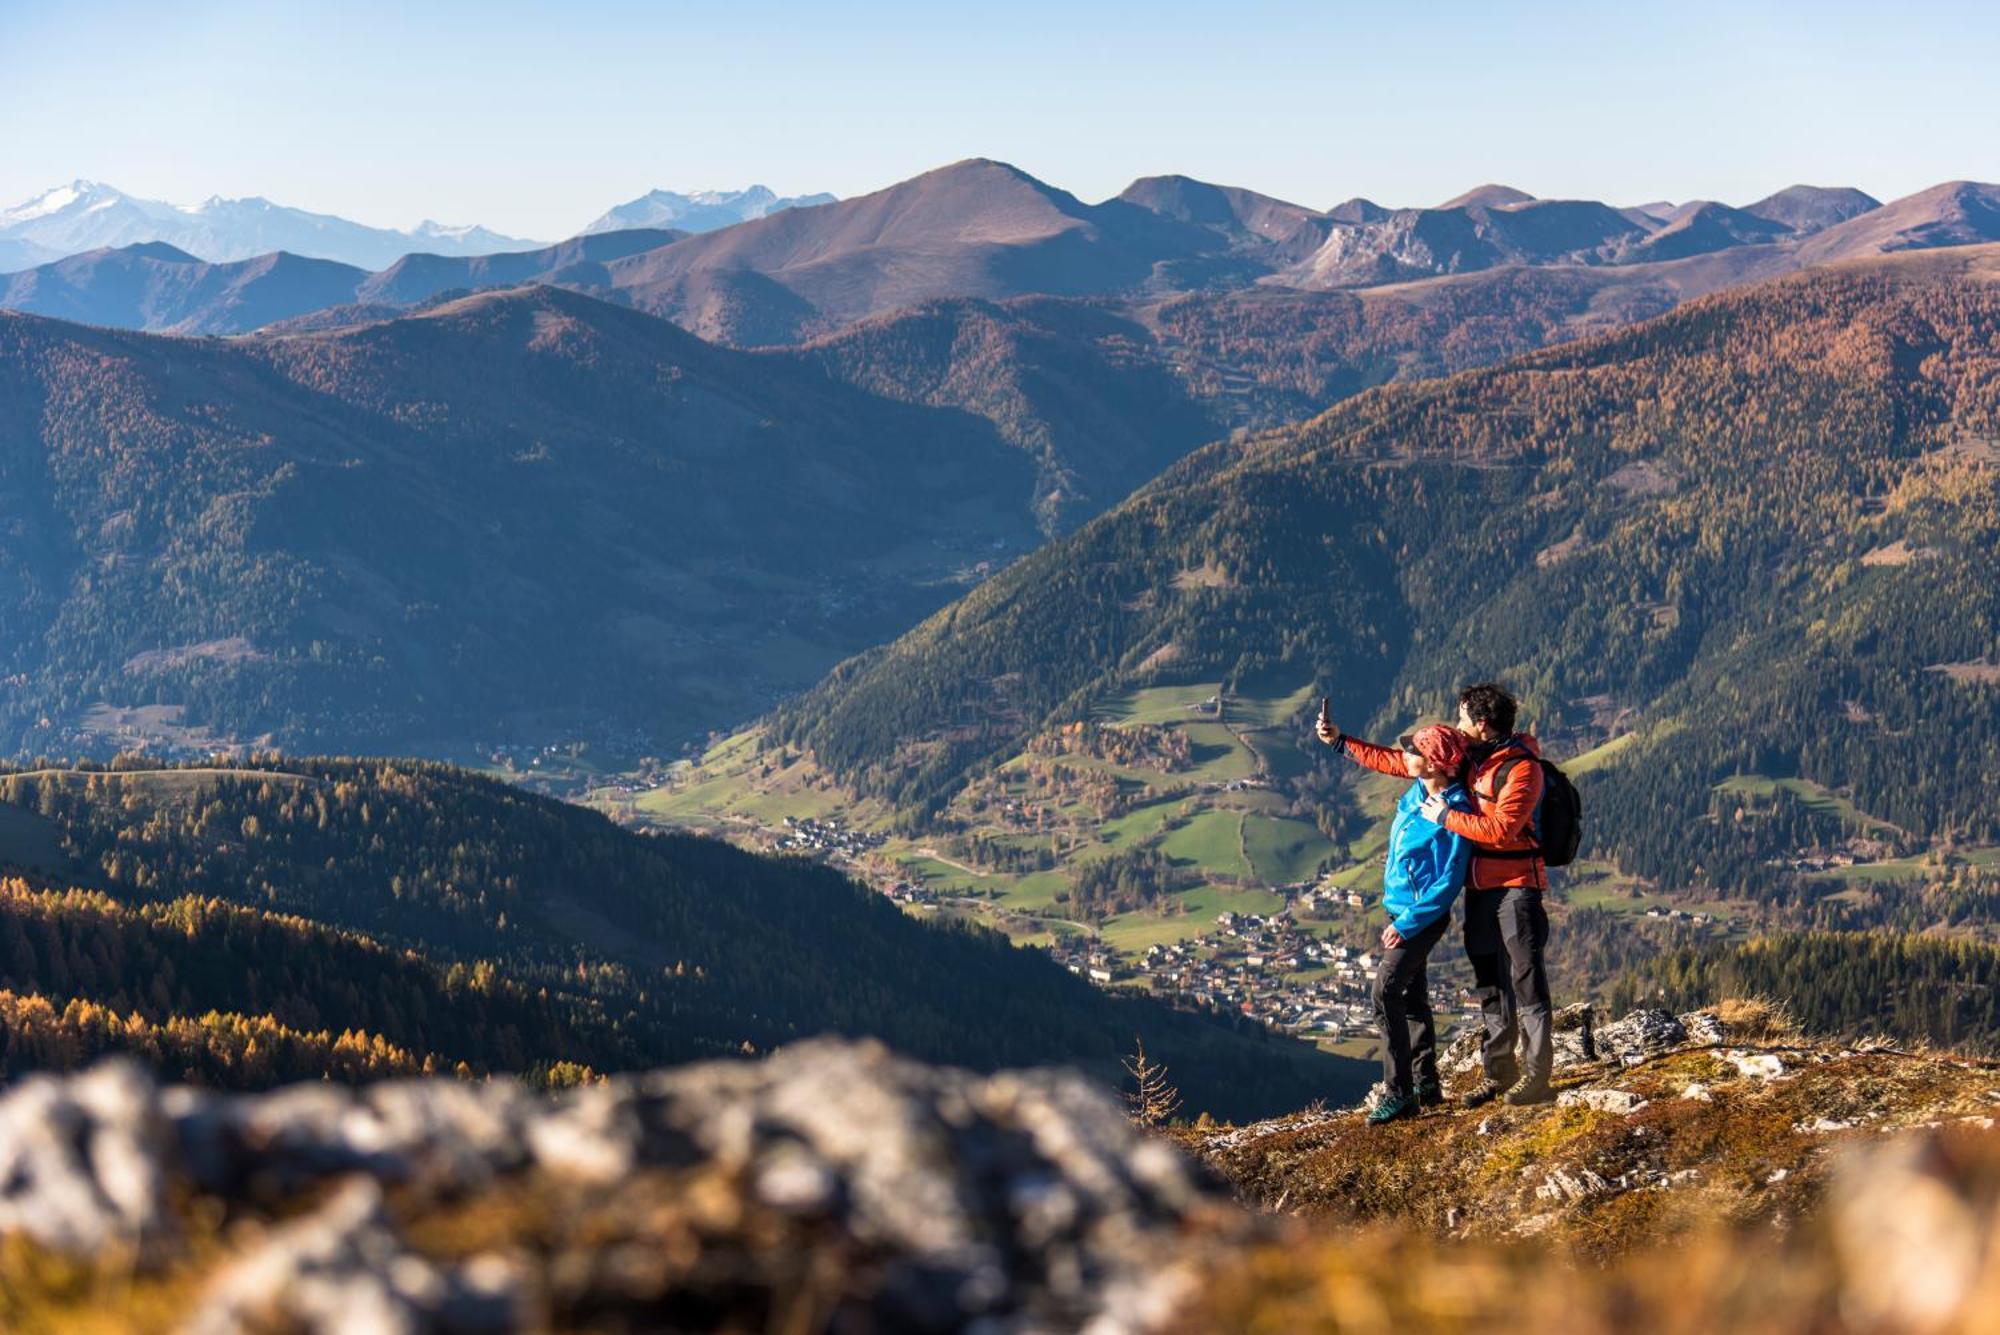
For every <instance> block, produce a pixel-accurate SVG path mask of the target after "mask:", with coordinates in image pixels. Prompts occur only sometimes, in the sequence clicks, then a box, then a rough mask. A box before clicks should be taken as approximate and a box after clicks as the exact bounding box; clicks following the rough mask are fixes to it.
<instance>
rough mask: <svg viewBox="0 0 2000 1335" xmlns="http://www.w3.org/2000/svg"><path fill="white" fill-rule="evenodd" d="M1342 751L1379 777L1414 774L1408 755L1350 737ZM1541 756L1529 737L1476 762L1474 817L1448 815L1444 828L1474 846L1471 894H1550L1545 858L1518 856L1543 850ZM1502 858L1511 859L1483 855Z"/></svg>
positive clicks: (1471, 780)
mask: <svg viewBox="0 0 2000 1335" xmlns="http://www.w3.org/2000/svg"><path fill="white" fill-rule="evenodd" d="M1340 746H1341V750H1343V751H1345V752H1346V753H1347V756H1348V758H1349V759H1350V760H1353V761H1354V762H1355V763H1356V764H1358V765H1361V766H1363V767H1365V768H1367V769H1372V770H1374V771H1376V772H1377V773H1380V774H1394V775H1396V776H1397V777H1399V778H1400V777H1402V776H1404V775H1406V774H1407V773H1408V772H1409V771H1407V770H1405V769H1404V768H1403V753H1402V752H1401V751H1398V750H1397V749H1396V748H1394V747H1392V746H1376V745H1375V744H1374V743H1373V742H1364V741H1362V740H1361V739H1360V738H1358V737H1348V736H1345V735H1343V736H1342V737H1341V739H1340ZM1541 753H1542V748H1541V745H1540V744H1539V743H1537V742H1536V741H1535V739H1534V738H1533V737H1531V736H1529V735H1528V734H1527V733H1517V734H1515V735H1514V736H1513V737H1510V738H1508V739H1507V740H1506V741H1504V742H1502V743H1500V744H1499V745H1498V746H1496V747H1495V748H1493V751H1492V753H1491V754H1490V755H1488V756H1487V757H1486V758H1485V759H1483V760H1479V761H1476V762H1474V764H1473V766H1472V773H1471V774H1470V775H1468V776H1467V777H1466V782H1465V786H1466V787H1467V788H1468V789H1469V790H1470V791H1471V793H1472V802H1473V810H1472V811H1471V812H1470V813H1469V814H1468V813H1466V812H1463V811H1447V812H1446V813H1445V815H1444V820H1443V822H1442V824H1443V825H1444V828H1445V829H1447V830H1450V831H1451V832H1452V833H1453V834H1456V835H1460V836H1462V837H1464V838H1465V839H1468V840H1470V841H1471V843H1472V873H1471V875H1469V876H1468V877H1467V878H1466V887H1467V888H1468V889H1470V890H1475V891H1476V890H1500V889H1504V888H1506V887H1509V886H1516V885H1525V886H1530V887H1532V888H1534V889H1536V890H1546V889H1548V886H1549V876H1548V869H1547V868H1546V867H1545V866H1543V865H1542V860H1541V859H1540V858H1539V857H1519V856H1513V855H1516V854H1521V853H1532V852H1533V851H1534V849H1535V848H1536V846H1537V844H1536V838H1537V836H1536V831H1535V811H1536V809H1537V808H1538V807H1540V806H1541V804H1542V767H1541V766H1540V765H1536V764H1532V763H1529V762H1531V761H1532V760H1533V759H1534V758H1535V757H1537V756H1539V755H1541ZM1496 853H1497V854H1507V855H1509V856H1504V857H1493V856H1483V855H1490V854H1496Z"/></svg>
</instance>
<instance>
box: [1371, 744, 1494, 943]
mask: <svg viewBox="0 0 2000 1335" xmlns="http://www.w3.org/2000/svg"><path fill="white" fill-rule="evenodd" d="M1429 796H1430V794H1429V793H1428V792H1426V791H1425V789H1424V785H1423V784H1422V783H1421V782H1418V783H1413V784H1411V785H1410V790H1409V791H1408V792H1406V793H1404V794H1403V796H1402V800H1400V801H1399V802H1397V803H1396V819H1395V821H1394V822H1393V823H1392V824H1391V825H1390V826H1389V862H1388V866H1387V867H1386V868H1385V870H1384V871H1383V875H1382V907H1383V908H1385V909H1387V910H1388V911H1389V923H1390V925H1391V926H1393V927H1394V928H1395V929H1396V930H1397V931H1398V932H1400V933H1401V934H1402V935H1403V936H1405V937H1411V936H1415V935H1416V934H1417V933H1418V932H1421V931H1423V930H1424V928H1426V927H1429V926H1430V925H1431V924H1432V923H1434V922H1436V921H1437V920H1438V919H1439V918H1442V917H1444V916H1445V915H1446V914H1448V913H1450V912H1451V902H1452V901H1453V900H1454V899H1457V898H1458V892H1459V891H1460V890H1463V889H1464V888H1465V873H1466V868H1467V866H1468V864H1469V863H1470V862H1471V861H1472V845H1471V844H1470V843H1468V842H1467V841H1466V840H1464V839H1462V838H1460V837H1459V836H1458V835H1455V834H1453V833H1452V832H1451V831H1450V830H1447V829H1445V828H1444V827H1443V826H1442V825H1437V824H1434V823H1432V822H1431V821H1427V820H1425V819H1424V817H1423V813H1422V812H1421V811H1419V810H1418V808H1419V807H1421V806H1423V804H1424V801H1425V799H1426V798H1427V797H1429ZM1444 801H1445V805H1446V806H1448V807H1450V808H1451V809H1452V810H1454V811H1471V810H1472V794H1470V793H1468V792H1466V791H1465V785H1464V784H1462V783H1455V784H1453V785H1451V786H1450V787H1449V788H1447V789H1445V790H1444Z"/></svg>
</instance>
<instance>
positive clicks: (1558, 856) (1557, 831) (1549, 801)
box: [1494, 756, 1583, 867]
mask: <svg viewBox="0 0 2000 1335" xmlns="http://www.w3.org/2000/svg"><path fill="white" fill-rule="evenodd" d="M1514 764H1516V765H1526V764H1534V765H1540V766H1541V767H1542V802H1541V805H1540V806H1538V807H1536V808H1535V833H1536V834H1537V835H1538V836H1539V840H1540V846H1539V847H1538V848H1537V849H1536V851H1537V852H1538V853H1540V854H1541V858H1542V862H1543V863H1544V864H1545V865H1547V866H1550V867H1567V866H1568V865H1569V864H1570V863H1572V862H1574V861H1576V851H1577V849H1578V848H1580V847H1581V846H1582V844H1583V795H1582V794H1580V793H1578V792H1577V791H1576V785H1575V784H1573V783H1571V782H1570V778H1569V775H1567V774H1565V773H1563V772H1562V770H1561V768H1559V767H1558V766H1557V765H1556V763H1555V762H1554V761H1552V760H1543V759H1542V758H1541V757H1540V756H1530V757H1529V758H1528V759H1526V760H1517V761H1515V762H1514ZM1494 786H1495V788H1496V789H1497V788H1498V786H1499V785H1498V784H1495V785H1494Z"/></svg>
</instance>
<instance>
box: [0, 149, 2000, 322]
mask: <svg viewBox="0 0 2000 1335" xmlns="http://www.w3.org/2000/svg"><path fill="white" fill-rule="evenodd" d="M764 193H768V192H764ZM754 194H756V192H739V195H740V197H739V198H736V202H735V203H733V204H730V205H729V206H728V207H731V208H735V207H738V206H743V207H747V208H749V209H750V210H752V211H754V210H756V209H759V208H762V209H764V210H765V211H764V212H763V214H762V216H756V217H750V218H748V219H747V220H746V221H742V222H736V223H731V224H729V225H724V226H719V227H715V228H713V230H706V231H698V230H697V229H698V228H700V227H705V226H708V225H709V224H710V223H712V222H714V221H716V218H715V217H714V216H712V215H707V214H698V213H697V212H691V211H690V210H693V209H695V205H694V204H689V205H688V206H687V207H686V208H683V207H682V203H681V202H679V201H699V200H701V199H704V198H707V197H706V196H685V197H684V196H670V195H668V194H667V193H666V192H655V193H654V195H652V196H647V197H646V199H648V200H654V201H655V203H656V204H657V205H658V207H657V208H653V207H651V206H648V207H646V208H639V207H636V205H641V204H645V200H641V201H637V202H635V206H633V207H631V208H629V209H628V210H627V212H625V213H623V214H620V213H618V211H614V214H611V215H606V219H603V220H600V222H599V224H593V226H594V227H597V226H610V225H612V222H618V223H625V222H637V221H640V220H642V219H651V220H655V221H659V222H667V223H671V222H672V220H673V219H674V218H675V217H678V218H680V219H681V221H682V222H683V223H685V224H687V225H686V226H680V225H674V226H669V227H666V228H664V229H660V230H645V229H636V230H635V229H631V228H626V229H623V230H617V231H593V232H591V233H590V234H588V235H587V236H585V237H581V238H578V239H576V240H573V241H570V242H565V243H563V244H562V245H559V246H554V247H544V248H539V249H524V250H523V253H522V254H521V255H520V256H519V257H517V258H510V259H509V260H507V261H506V262H504V263H502V262H499V261H495V260H491V259H490V258H489V261H488V262H487V263H485V264H475V263H472V262H470V261H469V259H468V257H466V256H464V255H458V256H450V255H445V256H437V255H429V254H413V255H409V256H406V257H401V258H398V259H397V260H396V261H395V262H393V263H385V267H382V268H380V270H379V271H377V272H366V273H364V272H361V271H360V269H361V268H366V267H371V266H357V268H356V270H355V271H354V272H352V273H347V274H344V275H342V276H341V277H340V278H339V279H338V281H336V280H335V278H334V276H333V275H332V273H331V272H330V271H323V270H313V271H310V272H308V271H305V270H301V269H298V268H297V266H286V265H284V264H282V263H280V262H279V261H277V260H273V259H270V258H268V257H260V261H258V263H260V265H261V267H259V268H256V269H254V270H251V271H243V270H232V269H225V270H224V271H222V272H219V273H208V272H205V271H197V270H189V269H188V268H187V266H189V265H195V264H207V263H209V261H207V260H203V259H200V258H197V257H198V256H199V255H200V254H201V252H200V249H199V247H196V246H193V245H187V246H176V250H178V251H180V252H182V253H181V254H178V255H175V254H170V253H169V252H168V251H166V250H163V249H159V248H152V249H148V250H145V251H142V252H139V253H137V254H136V255H135V254H132V253H130V252H129V247H127V248H123V249H121V248H117V247H110V248H102V249H98V250H94V251H91V252H89V253H88V254H84V255H78V256H72V257H69V258H67V259H64V260H61V261H58V262H56V264H54V265H44V266H40V267H37V268H32V269H29V270H26V271H24V272H22V273H20V274H17V275H15V276H14V277H12V278H11V279H9V280H7V282H6V285H5V286H4V288H0V305H6V306H10V307H12V308H14V309H19V310H27V311H32V312H36V313H40V314H50V315H56V316H59V317H61V318H68V319H80V320H85V321H89V322H94V323H103V324H110V325H115V326H120V327H127V328H144V329H149V330H154V331H160V332H180V333H197V332H198V333H241V332H246V331H248V330H251V329H254V328H257V327H259V322H260V321H269V320H271V319H282V318H289V317H294V316H301V315H309V314H317V313H320V312H332V313H331V314H328V315H326V316H324V317H323V318H322V319H321V321H320V323H321V324H322V326H323V325H325V324H326V323H330V322H334V321H339V320H349V321H351V320H355V319H368V318H381V317H382V316H384V315H386V314H388V313H391V312H392V311H394V310H397V309H408V308H410V307H412V306H415V305H420V304H422V303H423V302H425V301H428V300H430V299H432V298H433V297H435V296H437V295H438V294H439V293H443V292H451V291H455V290H459V289H469V288H475V287H484V286H496V285H510V284H518V283H523V282H546V283H552V284H556V285H560V286H566V287H570V288H574V289H576V290H578V291H583V292H588V293H590V294H592V295H594V296H598V297H601V298H603V299H605V300H608V301H615V302H618V303H620V304H624V305H629V306H633V307H635V308H637V309H640V310H644V311H647V312H649V313H652V314H656V315H659V316H662V317H663V318H666V319H670V320H672V321H674V322H675V323H677V324H680V325H681V326H683V327H684V328H687V329H689V330H691V331H693V332H695V333H697V334H700V335H701V336H702V337H704V338H707V339H710V340H713V341H717V342H724V343H730V344H734V345H737V346H769V345H775V344H792V343H798V342H803V341H807V340H810V339H813V338H816V337H822V336H824V335H826V334H829V333H833V332H836V331H838V330H840V329H843V328H846V327H848V326H850V325H853V324H855V323H856V322H859V321H863V320H868V319H873V318H876V317H880V316H884V315H888V314H891V313H893V312H896V311H899V310H904V309H907V308H909V307H912V306H915V305H918V304H921V303H924V302H927V301H935V300H940V299H962V298H976V299H982V300H989V301H1002V300H1007V299H1010V298H1014V297H1023V296H1055V297H1069V298H1075V299H1087V300H1115V301H1119V302H1124V303H1132V302H1140V303H1145V302H1157V301H1161V300H1165V299H1169V298H1171V297H1174V296H1181V295H1189V294H1214V293H1218V292H1249V291H1262V290H1266V289H1270V290H1278V291H1351V290H1365V289H1369V288H1377V287H1383V286H1389V287H1397V288H1403V287H1408V286H1410V285H1412V284H1419V285H1420V284H1423V283H1432V282H1443V281H1460V282H1463V281H1482V282H1502V283H1504V282H1506V281H1507V279H1506V278H1505V277H1502V276H1503V275H1509V274H1512V273H1513V272H1515V271H1518V270H1522V269H1539V270H1550V271H1556V270H1560V271H1565V272H1575V273H1582V274H1588V275H1590V278H1589V280H1588V281H1589V282H1590V283H1592V284H1593V285H1594V288H1595V290H1596V291H1597V293H1598V301H1599V304H1600V307H1601V308H1604V309H1615V308H1620V307H1624V306H1628V305H1632V304H1635V303H1636V304H1637V305H1639V306H1641V307H1653V306H1656V305H1657V298H1658V297H1659V296H1660V295H1661V294H1669V295H1670V297H1671V299H1673V300H1684V299H1686V298H1688V297H1690V296H1698V295H1700V294H1702V293H1704V292H1709V291H1714V290H1717V289H1719V288H1722V287H1727V286H1731V285H1734V284H1738V283H1742V282H1747V281H1751V280H1754V279H1756V278H1761V277H1771V276H1775V275H1777V274H1781V273H1785V272H1790V271H1793V270H1796V269H1799V268H1804V267H1812V266H1815V265H1821V264H1827V263H1834V262H1838V261H1840V260H1844V259H1851V258H1856V257H1861V256H1866V255H1871V254H1882V253H1889V252H1893V251H1896V250H1900V249H1909V248H1926V247H1935V246H1944V245H1964V244H1972V243H1977V242H1979V241H1986V240H1994V239H2000V187H1996V186H1991V185H1981V184H1977V183H1973V182H1951V183H1947V184H1945V185H1941V186H1937V187H1934V188H1932V189H1930V190H1927V191H1923V192H1920V193H1919V194H1916V195H1912V196H1909V197H1907V198H1905V199H1901V200H1897V201H1894V202H1892V203H1891V204H1888V205H1878V204H1877V203H1876V201H1874V200H1873V199H1872V198H1870V197H1869V196H1867V195H1865V194H1863V193H1862V192H1860V191H1858V190H1853V189H1847V188H1819V187H1809V186H1794V187H1791V188H1789V189H1786V190H1782V191H1779V192H1777V193H1776V194H1774V195H1771V196H1769V197H1767V198H1765V199H1762V200H1758V201H1756V202H1754V203H1752V204H1749V205H1746V206H1743V207H1741V208H1737V207H1732V206H1729V205H1725V204H1721V203H1718V202H1715V201H1707V200H1697V201H1692V202H1689V203H1684V204H1680V205H1672V204H1667V203H1655V204H1650V205H1646V206H1641V207H1632V208H1620V207H1613V206H1611V205H1608V204H1603V203H1598V202H1595V201H1588V200H1538V199H1534V198H1532V197H1530V196H1528V195H1526V194H1525V193H1524V192H1521V191H1518V190H1513V189H1510V188H1508V187H1504V186H1484V187H1480V188H1478V189H1476V190H1473V191H1469V192H1467V193H1466V194H1464V195H1461V196H1459V197H1458V198H1457V199H1454V200H1451V201H1448V202H1447V203H1446V204H1443V205H1440V206H1438V207H1436V208H1411V209H1388V208H1384V207H1382V206H1380V205H1377V204H1374V203H1371V202H1370V201H1367V200H1361V199H1355V200H1350V201H1347V202H1346V203H1344V204H1340V205H1336V206H1335V207H1333V208H1331V209H1328V210H1324V211H1321V210H1316V209H1312V208H1307V207H1305V206H1301V205H1297V204H1291V203H1287V202H1285V201H1283V200H1278V199H1273V198H1271V197H1268V196H1264V195H1259V194H1257V193H1256V192H1254V191H1249V190H1242V189H1237V188H1233V187H1224V186H1216V185H1210V184H1207V183H1204V182H1200V181H1195V180H1191V179H1189V178H1187V177H1178V176H1163V177H1150V178H1146V179H1143V180H1140V181H1136V182H1134V183H1133V184H1132V185H1131V186H1129V187H1128V188H1127V189H1126V190H1125V191H1123V192H1121V193H1120V194H1119V195H1118V196H1116V197H1115V198H1113V199H1110V200H1107V201H1105V202H1103V203H1100V204H1086V203H1084V202H1082V201H1080V200H1078V199H1077V198H1076V197H1075V196H1073V195H1071V194H1069V193H1067V192H1065V191H1062V190H1059V189H1057V188H1055V187H1053V186H1050V185H1047V184H1046V183H1044V182H1041V181H1038V180H1036V179H1035V178H1034V177H1032V176H1029V175H1028V174H1026V173H1025V172H1022V171H1020V170H1018V169H1017V168H1014V167H1010V166H1008V165H1006V164H1004V163H997V162H991V161H986V160H983V159H973V160H969V161H966V162H961V163H956V164H953V165H951V166H948V167H943V168H939V169H938V170H936V171H932V172H927V173H925V174H924V175H922V176H918V177H915V178H913V179H912V180H909V181H905V182H902V183H900V184H898V185H895V186H891V187H889V188H888V189H885V190H881V191H877V192H875V193H873V194H869V195H863V196H859V197H857V198H853V199H847V200H841V201H836V202H831V203H824V204H819V205H817V206H814V207H787V208H783V209H777V208H776V206H777V205H778V204H781V203H785V202H786V201H782V200H777V199H775V197H774V198H773V199H771V200H768V201H766V200H763V199H762V197H761V195H757V197H756V199H754V200H752V199H751V196H752V195H754ZM716 198H717V199H721V198H722V197H721V196H717V197H716ZM746 201H749V202H748V203H747V204H746ZM68 207H74V205H73V204H72V205H70V206H68ZM700 207H701V208H708V207H711V206H710V205H707V204H703V205H700ZM713 207H716V208H722V207H724V206H723V204H721V203H715V204H713ZM773 210H775V211H773ZM10 235H11V233H10V232H9V231H8V230H6V229H0V239H5V238H7V237H9V236H10ZM621 237H622V238H624V239H623V240H619V241H615V242H608V241H607V242H605V244H601V245H593V244H591V243H592V242H593V241H604V239H606V238H621ZM525 245H526V243H523V246H524V247H525ZM161 266H173V271H172V272H167V271H166V270H165V269H163V268H161ZM156 270H157V272H155V271H156ZM135 271H142V272H143V275H144V276H141V277H135V276H134V273H135ZM295 273H296V274H297V275H298V276H297V278H296V279H294V277H293V275H294V274H295ZM246 283H254V284H256V285H257V286H259V287H261V288H263V289H267V294H265V295H261V296H259V297H258V298H256V299H254V300H251V299H244V300H240V301H239V300H235V299H233V294H235V293H237V292H238V291H239V290H240V289H241V288H242V286H243V285H244V284H246ZM217 292H223V293H228V294H231V299H226V300H224V301H222V302H221V303H220V304H217V303H216V302H215V300H214V294H215V293H217ZM274 311H275V312H282V314H279V315H275V316H274V315H272V314H271V312H274Z"/></svg>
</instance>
